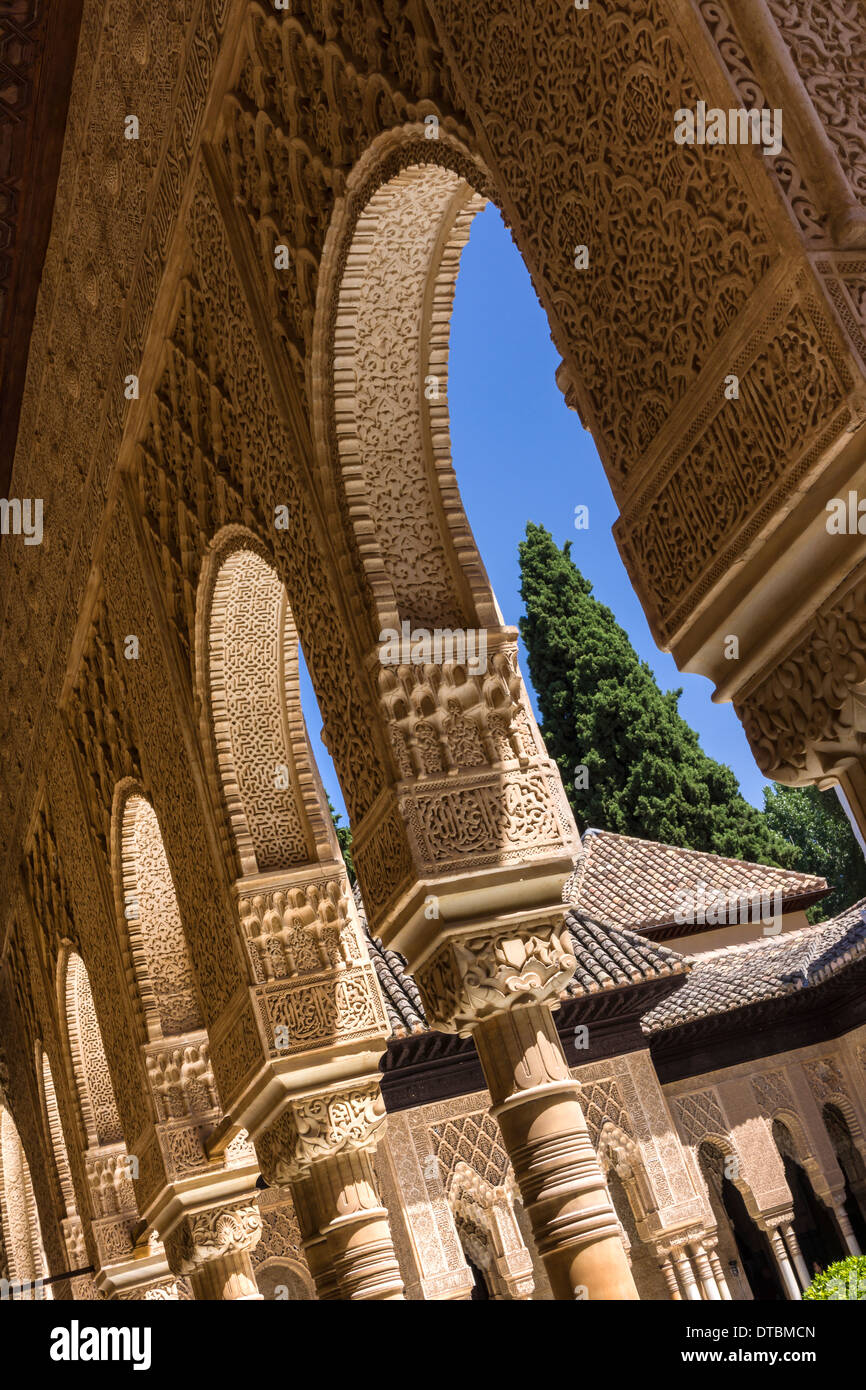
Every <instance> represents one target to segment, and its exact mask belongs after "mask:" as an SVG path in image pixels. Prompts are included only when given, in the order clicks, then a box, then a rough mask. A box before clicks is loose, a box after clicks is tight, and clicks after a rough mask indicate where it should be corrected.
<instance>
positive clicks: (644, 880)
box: [564, 830, 829, 931]
mask: <svg viewBox="0 0 866 1390" xmlns="http://www.w3.org/2000/svg"><path fill="white" fill-rule="evenodd" d="M699 883H703V884H705V885H706V887H707V892H708V894H709V893H710V892H711V891H712V890H721V891H722V892H724V893H726V894H727V893H729V892H732V891H735V892H737V893H752V892H756V893H760V894H762V895H766V896H767V897H768V898H769V897H772V895H773V894H775V893H776V892H780V893H781V894H782V902H783V905H785V906H787V907H788V910H791V905H793V904H794V903H795V902H796V901H797V900H800V899H806V900H807V901H818V899H820V898H821V897H823V896H824V895H825V894H826V893H827V892H828V891H829V889H828V887H827V882H826V879H823V878H816V877H814V875H812V874H801V873H795V872H794V871H793V870H790V869H775V868H771V867H769V866H768V865H766V864H751V863H749V862H748V861H747V860H744V859H724V858H722V857H721V856H720V855H717V854H706V853H704V852H703V851H701V850H693V849H680V848H678V847H677V846H675V845H660V844H656V843H655V841H653V840H639V839H637V838H635V837H634V836H631V835H614V834H612V833H611V832H609V831H607V830H587V831H586V833H585V835H584V837H583V853H582V855H581V857H580V859H579V860H578V862H577V864H576V866H575V871H574V873H573V875H572V877H571V878H570V879H569V881H568V884H567V885H566V893H565V895H564V896H565V897H566V899H567V900H568V901H571V902H573V903H574V905H575V907H576V908H578V909H579V910H580V911H581V912H585V913H587V914H588V915H589V916H590V917H592V918H594V919H596V920H597V921H601V922H607V923H609V924H610V925H612V926H625V927H630V928H632V929H633V930H635V931H647V930H649V929H651V928H653V927H662V926H667V925H669V924H670V923H672V922H673V921H674V917H675V913H676V910H677V907H678V905H679V903H680V901H681V895H682V893H683V892H684V891H686V892H688V893H690V894H694V893H696V892H697V885H698V884H699Z"/></svg>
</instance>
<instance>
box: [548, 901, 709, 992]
mask: <svg viewBox="0 0 866 1390" xmlns="http://www.w3.org/2000/svg"><path fill="white" fill-rule="evenodd" d="M565 920H566V922H567V923H568V929H569V931H570V933H571V939H572V941H573V942H574V954H575V957H576V958H577V969H576V970H575V972H574V976H573V978H572V979H571V981H570V982H569V984H568V985H566V987H565V990H564V991H563V994H562V997H563V998H564V999H566V998H567V999H579V998H581V997H582V996H584V995H587V994H599V993H601V991H603V990H613V989H622V988H623V986H625V985H634V984H643V983H644V982H646V981H649V980H661V979H663V978H665V977H666V976H669V975H687V974H688V973H689V970H690V969H691V960H690V959H689V957H688V956H684V955H681V954H680V953H679V952H677V951H671V950H669V949H668V948H667V946H660V945H659V944H658V943H657V942H655V941H647V939H646V938H645V937H643V936H639V935H638V934H637V932H633V931H629V930H628V929H627V928H625V927H604V926H602V925H601V923H600V922H594V921H593V920H592V918H591V917H587V916H586V914H585V913H583V912H577V911H573V912H569V914H568V916H567V917H566V919H565Z"/></svg>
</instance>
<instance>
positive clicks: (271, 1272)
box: [256, 1255, 316, 1303]
mask: <svg viewBox="0 0 866 1390" xmlns="http://www.w3.org/2000/svg"><path fill="white" fill-rule="evenodd" d="M256 1284H257V1286H258V1290H259V1293H260V1294H261V1295H262V1298H265V1299H277V1300H278V1301H282V1300H286V1301H288V1302H290V1303H307V1302H313V1301H314V1300H315V1297H316V1292H315V1289H314V1287H313V1281H312V1279H311V1278H310V1272H309V1270H308V1269H306V1268H305V1267H304V1265H303V1264H302V1263H301V1261H300V1260H290V1259H289V1258H288V1257H287V1256H285V1255H273V1256H271V1257H270V1259H267V1260H264V1261H263V1262H262V1263H261V1264H260V1265H257V1266H256Z"/></svg>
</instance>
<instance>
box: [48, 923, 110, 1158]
mask: <svg viewBox="0 0 866 1390" xmlns="http://www.w3.org/2000/svg"><path fill="white" fill-rule="evenodd" d="M58 980H59V986H60V989H61V990H62V997H63V1003H64V1007H63V1013H62V1015H61V1018H62V1022H63V1029H64V1032H65V1036H66V1043H67V1049H68V1052H67V1055H68V1056H69V1059H70V1062H71V1066H72V1072H73V1076H74V1079H75V1091H76V1095H77V1097H78V1104H79V1107H80V1110H81V1118H82V1121H83V1123H84V1130H85V1134H86V1136H87V1147H88V1148H90V1147H92V1146H98V1145H100V1144H119V1143H122V1142H123V1130H122V1128H121V1124H120V1114H119V1112H118V1109H117V1101H116V1100H115V1096H114V1089H113V1087H112V1084H111V1074H110V1072H109V1070H108V1060H107V1058H106V1056H105V1048H104V1046H103V1042H102V1033H101V1030H100V1027H99V1020H98V1018H97V1014H96V1006H95V1004H94V1002H93V994H92V992H91V988H90V980H89V978H88V974H87V969H86V967H85V964H84V961H83V960H82V959H81V957H80V956H79V955H78V953H77V952H75V951H72V950H70V949H69V948H68V947H66V948H64V952H63V955H62V956H61V959H60V962H59V966H58Z"/></svg>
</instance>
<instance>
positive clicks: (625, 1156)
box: [596, 1120, 656, 1238]
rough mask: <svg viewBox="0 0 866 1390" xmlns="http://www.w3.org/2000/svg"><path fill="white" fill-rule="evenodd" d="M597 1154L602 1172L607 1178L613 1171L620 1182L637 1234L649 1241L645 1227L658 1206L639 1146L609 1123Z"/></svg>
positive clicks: (599, 1140) (604, 1127)
mask: <svg viewBox="0 0 866 1390" xmlns="http://www.w3.org/2000/svg"><path fill="white" fill-rule="evenodd" d="M596 1152H597V1153H598V1161H599V1163H600V1164H601V1170H602V1172H603V1173H604V1174H605V1175H607V1172H608V1169H611V1168H612V1169H613V1171H614V1172H615V1173H616V1175H617V1177H618V1178H619V1179H620V1182H621V1183H622V1185H623V1189H624V1191H625V1194H626V1196H627V1197H628V1201H629V1205H630V1207H631V1209H632V1212H633V1213H634V1218H635V1222H636V1224H637V1227H638V1232H639V1234H640V1235H641V1237H642V1238H646V1237H645V1235H644V1231H645V1227H644V1225H643V1223H645V1221H646V1218H647V1216H648V1215H649V1213H650V1212H651V1211H653V1210H654V1209H655V1207H656V1202H655V1199H654V1197H653V1191H652V1187H651V1185H650V1182H649V1178H648V1177H647V1173H646V1166H645V1164H644V1161H643V1155H642V1154H641V1151H640V1146H639V1145H638V1144H637V1142H636V1141H635V1140H634V1139H632V1137H631V1135H629V1134H626V1132H625V1130H624V1129H621V1128H620V1126H619V1125H617V1124H614V1123H613V1121H612V1120H607V1121H605V1123H604V1125H603V1126H602V1129H601V1133H600V1135H599V1137H598V1144H597V1146H596Z"/></svg>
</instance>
